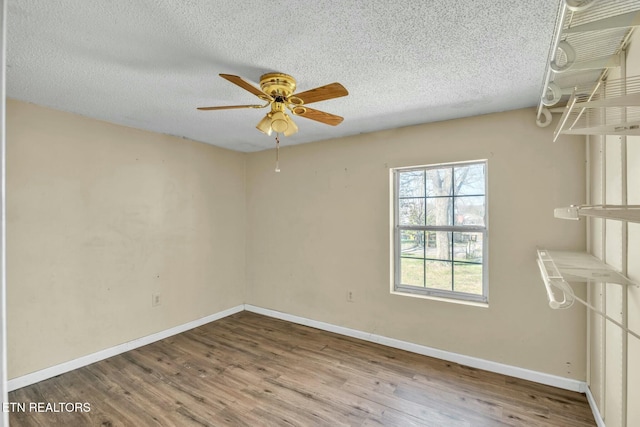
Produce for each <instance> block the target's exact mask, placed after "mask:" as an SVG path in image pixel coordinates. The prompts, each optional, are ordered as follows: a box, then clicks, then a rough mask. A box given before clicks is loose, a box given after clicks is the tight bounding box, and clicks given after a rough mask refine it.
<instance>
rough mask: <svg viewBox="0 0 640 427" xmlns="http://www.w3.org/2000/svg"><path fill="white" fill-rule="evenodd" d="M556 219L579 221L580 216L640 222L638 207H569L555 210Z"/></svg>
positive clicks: (639, 209) (639, 206) (639, 207)
mask: <svg viewBox="0 0 640 427" xmlns="http://www.w3.org/2000/svg"><path fill="white" fill-rule="evenodd" d="M553 215H554V216H555V217H556V218H562V219H572V220H579V219H580V217H581V216H590V217H595V218H605V219H613V220H620V221H627V222H640V205H579V206H575V205H571V206H569V207H566V208H556V209H555V210H554V211H553Z"/></svg>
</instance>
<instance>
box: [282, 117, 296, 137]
mask: <svg viewBox="0 0 640 427" xmlns="http://www.w3.org/2000/svg"><path fill="white" fill-rule="evenodd" d="M285 116H286V117H287V123H288V124H289V126H288V127H287V130H286V131H284V136H291V135H293V134H294V133H296V132H298V126H296V122H294V121H293V120H291V117H289V116H288V115H286V114H285Z"/></svg>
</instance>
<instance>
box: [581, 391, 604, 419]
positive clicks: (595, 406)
mask: <svg viewBox="0 0 640 427" xmlns="http://www.w3.org/2000/svg"><path fill="white" fill-rule="evenodd" d="M585 394H586V395H587V401H588V402H589V406H590V407H591V412H592V413H593V418H594V419H595V420H596V425H597V426H598V427H606V426H605V425H604V420H603V419H602V416H601V415H600V411H599V410H598V404H597V403H596V399H595V398H594V397H593V394H592V393H591V389H590V388H589V386H587V389H586V390H585Z"/></svg>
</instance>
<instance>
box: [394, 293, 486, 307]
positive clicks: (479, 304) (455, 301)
mask: <svg viewBox="0 0 640 427" xmlns="http://www.w3.org/2000/svg"><path fill="white" fill-rule="evenodd" d="M391 294H392V295H399V296H403V297H410V298H421V299H428V300H432V301H441V302H448V303H453V304H461V305H467V306H472V307H481V308H489V303H486V302H479V301H466V300H462V299H457V298H444V297H436V296H433V295H422V294H414V293H410V292H399V291H391Z"/></svg>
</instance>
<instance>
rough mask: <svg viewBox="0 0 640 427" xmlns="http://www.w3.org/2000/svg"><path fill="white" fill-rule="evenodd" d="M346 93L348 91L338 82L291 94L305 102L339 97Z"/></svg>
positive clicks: (309, 102)
mask: <svg viewBox="0 0 640 427" xmlns="http://www.w3.org/2000/svg"><path fill="white" fill-rule="evenodd" d="M347 95H349V92H347V89H345V87H344V86H342V85H341V84H340V83H331V84H328V85H324V86H320V87H317V88H315V89H310V90H307V91H305V92H300V93H295V94H293V96H295V97H298V98H300V99H302V100H303V101H304V103H305V104H311V103H312V102H318V101H326V100H327V99H333V98H340V97H341V96H347Z"/></svg>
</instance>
